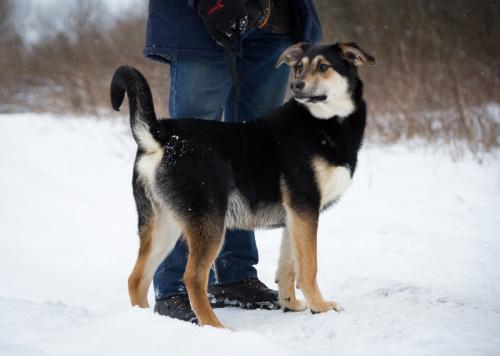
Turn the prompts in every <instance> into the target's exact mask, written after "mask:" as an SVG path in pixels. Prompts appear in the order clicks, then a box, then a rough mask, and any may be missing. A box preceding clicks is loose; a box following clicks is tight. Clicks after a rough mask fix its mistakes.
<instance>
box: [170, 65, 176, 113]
mask: <svg viewBox="0 0 500 356" xmlns="http://www.w3.org/2000/svg"><path fill="white" fill-rule="evenodd" d="M172 65H173V66H174V70H173V71H172V70H171V73H172V74H171V76H172V77H171V78H170V91H171V93H172V94H171V95H170V99H171V100H172V103H171V104H170V105H169V106H170V107H171V108H172V111H173V112H171V113H170V116H171V117H176V116H177V113H176V112H175V111H176V110H175V102H176V96H177V91H176V88H177V65H178V63H177V56H173V57H172V62H171V63H170V68H172Z"/></svg>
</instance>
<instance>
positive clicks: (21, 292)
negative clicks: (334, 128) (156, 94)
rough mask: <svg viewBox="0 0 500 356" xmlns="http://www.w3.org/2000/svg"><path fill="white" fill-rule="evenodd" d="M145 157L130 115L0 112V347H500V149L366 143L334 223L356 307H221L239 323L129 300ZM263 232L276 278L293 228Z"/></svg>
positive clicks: (334, 265) (323, 351)
mask: <svg viewBox="0 0 500 356" xmlns="http://www.w3.org/2000/svg"><path fill="white" fill-rule="evenodd" d="M134 153H135V143H134V142H133V140H132V138H131V135H130V133H129V128H128V123H127V121H126V120H121V119H116V120H100V121H99V120H93V119H87V120H83V119H71V118H54V117H51V116H47V115H34V114H33V115H31V114H26V115H0V197H1V200H0V223H1V230H0V231H1V232H0V267H1V268H0V281H1V283H0V355H148V354H154V355H158V354H164V355H190V354H194V353H195V352H196V353H197V354H198V355H252V356H255V355H258V354H261V355H263V354H264V353H265V354H271V355H499V354H500V214H499V212H500V160H499V159H498V155H497V156H496V157H495V156H490V157H488V158H486V159H485V160H484V162H483V163H482V164H480V163H477V162H476V161H474V160H473V159H471V158H469V157H464V158H462V159H460V160H459V161H458V162H451V160H450V159H449V156H448V155H447V154H446V153H443V152H440V151H433V150H432V149H430V148H427V149H414V150H410V149H408V148H405V147H401V146H398V147H392V148H387V147H386V148H383V147H371V146H367V147H365V148H364V149H363V151H362V153H361V157H360V164H359V170H358V171H357V174H356V176H355V180H354V184H353V186H352V188H351V189H350V191H349V192H348V194H347V195H346V196H345V198H344V199H343V200H342V201H341V203H339V204H338V205H337V206H335V207H334V208H332V209H331V210H330V211H328V212H327V213H325V214H324V215H323V216H322V218H321V221H320V233H319V235H320V236H319V285H320V287H321V289H322V291H323V294H324V295H325V296H326V297H327V298H329V299H333V300H335V301H337V302H339V303H340V304H342V305H343V306H344V307H345V311H344V312H343V313H340V314H337V313H335V312H330V313H326V314H319V315H312V314H311V313H310V312H308V311H306V312H301V313H283V312H281V311H244V310H239V309H234V308H227V309H217V310H216V313H217V315H218V316H219V317H220V319H221V320H222V322H223V323H225V325H227V326H229V327H230V328H231V329H232V330H233V331H228V330H216V329H213V328H210V327H206V328H200V327H198V326H195V325H191V324H188V323H185V322H181V321H176V320H173V319H168V318H164V317H160V316H158V315H155V314H153V312H152V311H151V310H142V309H139V308H131V307H130V306H129V300H128V295H127V277H128V274H129V272H130V270H131V268H132V265H133V263H134V260H135V257H136V253H137V246H138V239H137V238H136V234H135V231H136V216H135V208H134V204H133V198H132V191H131V184H130V181H131V168H132V160H133V156H134ZM257 236H258V241H257V243H258V246H259V251H260V263H259V265H258V270H259V274H260V277H261V278H262V279H263V280H264V281H265V282H266V283H267V284H268V285H270V286H274V282H273V277H274V271H275V267H276V261H277V256H278V247H279V241H280V232H279V231H265V232H259V233H258V235H257ZM150 292H151V291H150ZM150 301H151V302H152V301H153V295H152V293H150Z"/></svg>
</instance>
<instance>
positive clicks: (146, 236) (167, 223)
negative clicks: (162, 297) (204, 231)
mask: <svg viewBox="0 0 500 356" xmlns="http://www.w3.org/2000/svg"><path fill="white" fill-rule="evenodd" d="M180 235H181V229H180V227H179V225H178V223H177V221H176V220H175V218H174V216H173V214H172V213H171V212H170V211H168V209H167V208H162V209H157V213H156V214H153V215H152V216H150V217H148V218H147V219H146V221H145V222H144V223H143V225H142V226H141V228H140V230H139V237H140V247H139V254H138V256H137V261H136V263H135V266H134V269H133V270H132V273H131V275H130V277H129V279H128V291H129V296H130V301H131V303H132V305H138V306H140V307H142V308H147V307H149V304H148V290H149V286H150V285H151V280H152V279H153V275H154V273H155V271H156V269H157V268H158V266H159V264H160V263H161V261H163V259H164V258H165V257H166V256H167V255H168V253H169V252H170V250H171V249H172V248H173V246H174V245H175V242H176V241H177V240H178V239H179V237H180Z"/></svg>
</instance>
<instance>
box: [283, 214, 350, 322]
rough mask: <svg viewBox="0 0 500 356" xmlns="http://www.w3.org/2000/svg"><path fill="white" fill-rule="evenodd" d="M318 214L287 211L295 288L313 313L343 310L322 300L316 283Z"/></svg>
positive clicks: (332, 303) (333, 303)
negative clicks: (294, 260) (292, 252)
mask: <svg viewBox="0 0 500 356" xmlns="http://www.w3.org/2000/svg"><path fill="white" fill-rule="evenodd" d="M318 218H319V213H312V212H298V211H294V210H293V209H290V208H289V209H287V226H288V228H289V229H290V233H291V237H292V243H293V246H292V247H293V250H294V253H295V258H296V263H297V266H296V272H297V286H298V287H299V288H300V290H301V291H302V293H303V294H304V296H305V298H306V301H307V305H308V306H309V308H310V309H311V311H312V312H313V313H321V312H326V311H328V310H332V309H333V310H336V311H341V310H343V308H342V307H341V306H340V305H339V304H337V303H335V302H330V301H326V300H324V299H323V296H322V295H321V292H320V290H319V288H318V283H317V281H316V277H317V273H318V257H317V231H318Z"/></svg>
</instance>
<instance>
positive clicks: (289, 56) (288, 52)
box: [276, 42, 312, 68]
mask: <svg viewBox="0 0 500 356" xmlns="http://www.w3.org/2000/svg"><path fill="white" fill-rule="evenodd" d="M311 47H312V44H311V43H307V42H300V43H297V44H294V45H293V46H290V47H288V48H287V49H285V50H284V51H283V53H282V54H281V56H280V57H279V58H278V60H277V61H276V68H278V67H279V66H280V65H282V64H283V63H286V64H288V65H289V66H290V67H292V66H294V65H295V63H297V61H298V60H299V59H300V58H302V56H303V55H304V53H305V52H306V51H307V50H308V49H309V48H311Z"/></svg>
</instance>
